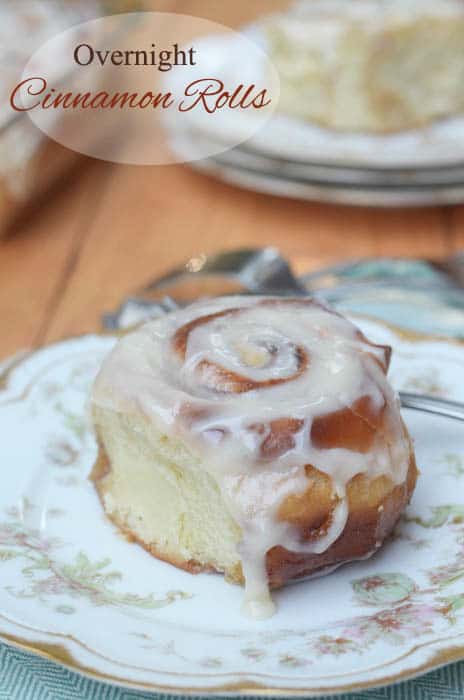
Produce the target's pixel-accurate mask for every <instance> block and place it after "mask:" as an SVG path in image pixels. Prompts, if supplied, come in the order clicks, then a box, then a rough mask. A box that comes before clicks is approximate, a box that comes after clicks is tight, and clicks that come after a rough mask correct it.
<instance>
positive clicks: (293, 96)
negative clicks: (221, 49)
mask: <svg viewBox="0 0 464 700" xmlns="http://www.w3.org/2000/svg"><path fill="white" fill-rule="evenodd" d="M265 31H266V37H267V41H268V44H269V52H270V57H271V59H272V60H273V62H274V64H275V66H276V68H277V69H278V71H279V74H280V77H281V81H282V85H281V99H280V105H279V109H280V111H281V112H282V113H285V114H287V115H289V116H292V117H297V118H300V119H304V120H307V121H311V122H313V123H315V124H318V125H320V126H324V127H328V128H331V129H336V130H342V131H343V130H346V131H365V132H374V133H375V132H395V131H401V130H406V129H411V128H416V127H421V126H424V125H427V124H430V123H431V122H433V121H435V120H439V119H443V118H446V117H450V116H454V115H458V114H461V113H462V112H463V111H464V3H463V2H461V1H460V0H301V1H300V2H298V3H297V4H296V5H294V6H293V7H292V8H291V9H290V10H289V12H288V13H286V14H279V15H274V16H271V17H269V18H268V19H266V20H265Z"/></svg>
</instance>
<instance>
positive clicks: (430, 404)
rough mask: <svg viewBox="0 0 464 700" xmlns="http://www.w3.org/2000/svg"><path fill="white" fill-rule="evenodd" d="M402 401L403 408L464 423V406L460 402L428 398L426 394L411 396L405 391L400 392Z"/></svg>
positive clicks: (433, 397)
mask: <svg viewBox="0 0 464 700" xmlns="http://www.w3.org/2000/svg"><path fill="white" fill-rule="evenodd" d="M400 399H401V406H402V407H403V408H410V409H412V410H413V411H422V412H423V413H433V414H435V415H437V416H444V417H445V418H453V419H454V420H459V421H463V422H464V404H462V403H459V402H458V401H449V400H448V399H438V398H436V397H435V396H426V395H425V394H410V393H408V392H405V391H400Z"/></svg>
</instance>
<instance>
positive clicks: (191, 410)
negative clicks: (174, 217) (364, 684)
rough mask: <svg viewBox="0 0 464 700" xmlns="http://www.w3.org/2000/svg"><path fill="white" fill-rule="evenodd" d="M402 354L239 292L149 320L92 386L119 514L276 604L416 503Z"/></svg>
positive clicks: (307, 313) (281, 303)
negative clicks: (395, 380) (291, 585)
mask: <svg viewBox="0 0 464 700" xmlns="http://www.w3.org/2000/svg"><path fill="white" fill-rule="evenodd" d="M389 360H390V349H389V348H387V347H383V346H378V345H374V344H372V343H370V342H369V341H368V340H367V339H366V338H365V337H364V336H363V334H362V333H361V332H360V331H359V330H358V329H357V328H356V327H355V326H354V325H353V324H351V323H350V322H348V321H347V320H346V319H344V318H343V317H341V316H339V315H338V314H336V313H335V312H333V311H331V310H329V309H326V308H325V307H323V306H321V305H320V304H318V303H316V302H314V301H312V300H310V299H298V298H291V299H289V298H276V297H226V298H220V299H216V300H210V301H205V302H199V303H196V304H193V305H192V306H190V307H188V308H186V309H184V310H181V311H176V312H173V313H171V314H168V315H166V316H164V317H163V318H161V319H158V320H156V321H153V322H150V323H147V324H146V325H144V326H142V327H140V328H139V329H137V330H136V331H135V332H133V333H131V334H129V335H127V336H126V337H124V338H123V339H122V340H120V341H119V343H118V344H117V345H116V347H115V349H114V350H113V352H112V353H111V354H110V355H109V357H108V358H107V359H106V360H105V362H104V364H103V367H102V369H101V371H100V374H99V376H98V377H97V380H96V382H95V386H94V389H93V396H92V400H93V415H94V421H95V426H96V430H97V435H98V439H99V445H100V452H99V459H98V461H97V464H96V466H95V468H94V471H93V474H92V478H93V480H94V482H95V484H96V487H97V489H98V492H99V495H100V497H101V500H102V503H103V506H104V508H105V511H106V513H107V514H108V515H109V516H110V518H111V519H112V520H113V521H114V522H115V523H116V524H117V525H118V526H119V527H121V528H122V529H123V530H124V531H126V532H127V533H129V534H130V535H131V536H132V537H133V538H134V539H135V540H137V541H138V542H140V543H141V544H143V545H144V546H145V547H146V548H147V549H148V550H149V551H150V552H151V553H152V554H154V555H155V556H157V557H159V558H160V559H164V560H166V561H168V562H170V563H172V564H175V565H176V566H180V567H182V568H185V569H187V570H189V571H192V572H198V571H205V570H210V571H220V572H225V574H226V576H227V578H228V579H230V580H232V581H235V582H238V583H244V584H245V588H246V607H247V609H248V610H249V611H250V612H251V614H253V615H254V616H256V617H265V616H267V615H269V614H271V613H272V610H273V604H272V601H271V599H270V596H269V588H273V587H278V586H282V585H283V584H285V583H286V582H287V581H289V580H291V579H295V578H300V577H303V576H308V575H310V574H314V573H319V572H324V571H325V570H329V569H330V568H333V567H334V566H336V565H338V564H341V563H343V562H347V561H350V560H353V559H358V558H361V557H365V556H367V555H369V554H371V553H372V552H374V551H375V550H376V549H377V548H378V547H379V546H380V545H381V544H382V542H383V541H384V539H385V538H386V537H387V535H388V534H389V533H390V532H391V531H392V529H393V527H394V525H395V523H396V521H397V519H398V517H399V515H400V514H401V512H402V510H403V509H404V507H405V506H406V504H407V503H408V501H409V499H410V497H411V494H412V491H413V489H414V486H415V481H416V475H417V472H416V465H415V460H414V453H413V450H412V446H411V441H410V439H409V436H408V433H407V430H406V428H405V426H404V424H403V422H402V420H401V416H400V408H399V402H398V398H397V396H396V394H395V393H394V391H393V390H392V388H391V387H390V385H389V383H388V381H387V379H386V374H387V370H388V365H389Z"/></svg>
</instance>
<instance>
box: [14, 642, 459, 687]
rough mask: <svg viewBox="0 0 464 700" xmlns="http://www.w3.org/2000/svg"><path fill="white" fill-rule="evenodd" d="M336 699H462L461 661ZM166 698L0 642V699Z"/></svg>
mask: <svg viewBox="0 0 464 700" xmlns="http://www.w3.org/2000/svg"><path fill="white" fill-rule="evenodd" d="M336 697H337V699H338V700H344V699H345V698H346V699H347V700H348V698H349V699H350V700H441V699H443V700H458V699H459V700H461V699H462V698H464V662H461V663H458V664H452V665H450V666H445V667H444V668H441V669H438V670H437V671H432V673H427V674H426V675H425V676H421V677H420V678H417V679H415V680H413V681H409V682H407V683H399V684H398V685H393V686H389V687H388V688H379V689H378V690H370V691H367V692H364V693H352V694H351V695H337V696H336ZM154 698H159V700H167V699H168V698H169V699H170V698H174V696H172V695H155V694H152V693H144V692H137V691H134V690H127V689H124V688H116V687H115V686H111V685H107V684H106V683H97V682H96V681H92V680H89V679H88V678H84V677H83V676H80V675H78V674H76V673H73V672H72V671H68V670H67V669H65V668H62V667H61V666H58V665H57V664H54V663H51V662H50V661H44V660H43V659H41V658H39V657H35V656H32V655H31V654H26V653H25V652H23V651H18V650H17V649H13V648H11V647H8V646H6V645H5V644H0V700H153V699H154Z"/></svg>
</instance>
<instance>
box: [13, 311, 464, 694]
mask: <svg viewBox="0 0 464 700" xmlns="http://www.w3.org/2000/svg"><path fill="white" fill-rule="evenodd" d="M360 325H361V326H362V327H363V330H364V331H365V332H366V333H368V335H369V336H371V337H372V338H373V339H374V340H376V341H378V342H382V343H390V344H392V345H393V346H394V348H395V350H396V352H395V354H394V361H393V365H392V372H391V376H392V379H393V382H394V383H395V385H396V386H397V387H398V388H401V389H407V390H415V391H418V390H419V391H424V392H428V393H432V394H436V395H440V396H444V397H448V398H453V399H458V400H464V386H463V382H459V378H462V377H463V376H464V346H462V345H459V344H457V343H456V344H453V343H451V342H447V341H443V340H442V341H434V340H432V339H428V340H427V339H422V340H417V339H416V340H412V339H408V338H405V337H404V336H400V335H397V334H395V332H393V331H392V330H390V329H388V328H387V327H385V326H383V325H381V324H380V323H378V322H373V321H368V320H362V321H361V322H360ZM114 342H115V338H114V337H112V336H86V337H82V338H78V339H75V340H69V341H65V342H62V343H59V344H56V345H53V346H50V347H48V348H45V349H43V350H40V351H38V352H36V353H33V354H31V355H29V356H26V357H22V358H19V359H17V361H16V362H15V363H13V365H10V367H9V368H8V369H7V370H6V373H5V374H4V375H3V378H2V379H0V389H1V390H0V425H1V426H2V432H1V434H2V455H3V458H2V463H3V474H2V482H1V489H0V638H1V639H2V640H3V641H6V642H8V643H10V644H13V645H17V646H20V647H22V648H25V649H28V650H31V651H33V652H35V653H38V654H41V655H45V656H47V657H48V658H52V659H54V660H56V661H59V662H61V663H63V664H65V665H67V666H69V667H72V668H73V669H74V670H77V671H80V672H82V673H86V674H90V675H92V676H94V677H98V678H100V679H103V680H109V681H111V682H114V683H118V684H123V685H130V686H134V687H140V688H148V689H152V690H164V691H169V692H177V693H182V694H188V693H197V694H200V693H201V694H205V693H208V692H212V693H213V692H214V693H218V694H221V695H224V694H227V693H231V694H235V695H237V694H257V695H260V694H262V695H265V694H269V693H272V694H274V695H296V694H298V693H300V694H304V695H307V696H308V695H313V694H314V695H316V694H321V693H326V694H330V693H337V692H341V691H346V690H356V689H360V688H364V687H369V686H373V685H380V684H387V683H390V682H393V681H396V680H399V679H403V678H407V677H411V676H412V675H414V674H418V673H420V672H422V671H425V670H428V669H431V668H433V667H435V666H437V665H440V664H443V663H446V662H448V661H452V660H455V659H458V658H464V489H463V485H464V430H463V428H462V425H461V424H459V423H457V422H453V421H451V420H447V419H444V418H439V417H433V416H428V415H425V414H422V413H413V412H410V411H405V419H406V421H407V423H408V426H409V428H410V430H411V432H412V435H413V436H414V438H415V441H416V447H417V456H418V462H419V465H420V466H421V468H422V476H421V479H420V481H419V484H418V488H417V491H416V493H415V496H414V499H413V502H412V504H411V506H410V508H409V510H408V511H407V513H406V515H405V517H404V518H403V520H402V521H401V523H400V525H399V526H398V528H397V530H396V533H395V535H394V538H393V539H392V541H390V542H389V543H388V544H387V545H386V546H385V547H383V548H382V549H381V550H380V551H379V552H378V553H377V554H376V556H375V557H373V558H372V559H370V560H367V561H363V562H359V563H355V564H350V565H348V566H345V567H342V568H341V569H339V570H338V571H337V572H335V573H333V574H332V575H330V576H327V577H325V578H321V579H316V580H313V581H309V582H303V583H299V584H295V585H293V586H288V587H287V588H285V589H284V590H282V591H280V592H278V593H277V595H276V599H277V603H278V612H277V614H276V615H275V616H274V617H273V618H271V619H270V620H267V621H265V622H253V621H250V620H247V619H246V618H244V617H242V616H241V614H240V602H241V597H242V591H241V590H240V589H239V588H238V587H235V586H232V585H229V584H227V583H225V582H224V580H223V578H222V577H221V576H214V575H207V574H204V575H203V574H202V575H198V576H192V575H190V574H188V573H185V572H182V571H179V570H177V569H175V568H174V567H172V566H170V565H169V564H165V563H163V562H159V561H157V560H155V559H153V558H152V557H150V556H149V555H148V554H147V553H146V552H145V551H144V550H142V549H141V548H140V547H138V546H137V545H135V544H131V543H129V542H127V541H126V540H125V539H124V538H123V537H122V536H121V535H120V534H118V532H117V531H116V529H115V528H114V526H113V525H111V524H110V523H109V522H108V521H107V520H106V519H105V517H104V515H103V512H102V509H101V507H100V504H99V501H98V499H97V497H96V494H95V492H94V489H93V487H92V485H91V483H90V482H89V481H88V479H87V476H88V473H89V471H90V469H91V467H92V463H93V461H94V458H95V454H96V446H95V441H94V438H93V435H92V431H91V429H90V426H89V421H88V415H87V396H88V392H89V387H90V384H91V382H92V379H93V377H94V375H95V373H96V371H97V369H98V366H99V364H100V363H101V360H102V358H103V357H104V355H105V354H106V353H107V352H108V351H109V350H110V348H111V347H112V346H113V344H114Z"/></svg>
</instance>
